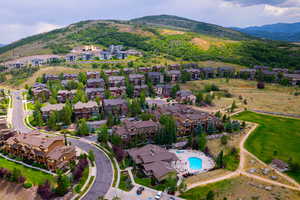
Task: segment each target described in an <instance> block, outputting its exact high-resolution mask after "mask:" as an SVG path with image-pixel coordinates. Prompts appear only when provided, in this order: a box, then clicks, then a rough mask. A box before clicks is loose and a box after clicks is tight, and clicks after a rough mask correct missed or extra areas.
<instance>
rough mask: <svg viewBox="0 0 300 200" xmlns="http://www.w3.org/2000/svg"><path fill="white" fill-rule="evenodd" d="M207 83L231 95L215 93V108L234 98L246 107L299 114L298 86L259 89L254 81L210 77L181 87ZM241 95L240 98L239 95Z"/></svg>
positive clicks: (222, 107) (200, 86)
mask: <svg viewBox="0 0 300 200" xmlns="http://www.w3.org/2000/svg"><path fill="white" fill-rule="evenodd" d="M207 84H215V85H218V86H219V88H220V89H225V90H228V91H229V92H230V93H231V94H232V95H233V97H232V98H225V97H220V98H218V95H217V94H218V93H216V96H217V97H216V99H215V100H214V103H215V104H216V106H215V109H216V110H218V109H224V108H226V107H228V106H230V105H231V104H232V102H233V100H235V101H236V102H237V104H240V105H242V107H245V108H248V109H256V110H264V111H273V112H274V111H276V112H283V113H292V114H300V96H295V95H294V93H295V92H296V91H300V88H296V87H285V86H281V85H278V84H266V88H265V89H263V90H259V89H257V88H256V82H255V81H247V80H239V79H230V80H229V82H227V81H226V80H225V79H210V80H200V81H191V82H187V83H186V84H183V85H182V86H181V87H182V88H184V89H191V90H201V89H203V88H204V86H205V85H207ZM240 96H241V97H242V98H243V99H242V100H241V99H240V98H239V97H240ZM245 99H246V100H247V105H243V101H244V100H245Z"/></svg>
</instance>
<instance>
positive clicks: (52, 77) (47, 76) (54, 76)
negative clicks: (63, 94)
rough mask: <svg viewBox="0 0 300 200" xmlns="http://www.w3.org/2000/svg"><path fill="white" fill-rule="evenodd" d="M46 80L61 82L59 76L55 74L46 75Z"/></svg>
mask: <svg viewBox="0 0 300 200" xmlns="http://www.w3.org/2000/svg"><path fill="white" fill-rule="evenodd" d="M45 80H46V81H55V80H59V77H58V75H55V74H46V75H45Z"/></svg>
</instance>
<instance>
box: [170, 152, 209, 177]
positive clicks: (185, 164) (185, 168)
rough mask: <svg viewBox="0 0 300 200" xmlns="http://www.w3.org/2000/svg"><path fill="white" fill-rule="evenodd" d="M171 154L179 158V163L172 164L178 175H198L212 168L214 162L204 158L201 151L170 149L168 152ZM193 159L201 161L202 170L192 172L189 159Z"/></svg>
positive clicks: (206, 157)
mask: <svg viewBox="0 0 300 200" xmlns="http://www.w3.org/2000/svg"><path fill="white" fill-rule="evenodd" d="M169 151H170V152H172V153H175V154H176V156H177V157H178V158H179V161H176V162H174V163H173V167H174V168H175V169H176V170H177V172H178V174H179V175H183V174H187V173H190V174H199V173H203V172H207V171H208V170H210V169H212V168H214V166H215V162H214V161H213V159H211V158H210V157H208V156H206V155H205V154H204V153H203V152H201V151H195V150H178V149H171V150H169ZM191 157H195V158H200V159H201V160H202V169H199V170H194V169H192V168H190V161H189V158H191Z"/></svg>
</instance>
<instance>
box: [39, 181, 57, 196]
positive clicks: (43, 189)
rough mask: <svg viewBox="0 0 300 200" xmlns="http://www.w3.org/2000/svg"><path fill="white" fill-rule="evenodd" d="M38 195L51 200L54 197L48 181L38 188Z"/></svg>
mask: <svg viewBox="0 0 300 200" xmlns="http://www.w3.org/2000/svg"><path fill="white" fill-rule="evenodd" d="M37 193H38V194H39V195H40V196H41V197H42V199H50V198H51V197H52V196H53V192H52V188H51V185H50V182H49V181H48V180H46V181H45V183H44V184H41V185H39V186H38V189H37Z"/></svg>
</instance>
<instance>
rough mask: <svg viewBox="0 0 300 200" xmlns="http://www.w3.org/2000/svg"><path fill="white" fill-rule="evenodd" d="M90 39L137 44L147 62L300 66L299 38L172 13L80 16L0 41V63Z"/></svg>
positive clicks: (59, 51)
mask: <svg viewBox="0 0 300 200" xmlns="http://www.w3.org/2000/svg"><path fill="white" fill-rule="evenodd" d="M89 44H95V45H97V46H99V47H100V48H102V49H105V48H107V47H108V46H109V45H111V44H115V45H124V46H125V48H128V49H136V50H138V51H141V52H143V53H144V55H145V56H144V58H143V59H141V60H142V62H145V63H147V62H148V63H149V61H150V60H151V59H152V60H156V59H158V58H159V59H161V58H163V59H166V60H173V61H181V60H185V61H189V62H197V61H207V60H211V61H221V62H226V63H234V64H239V65H245V66H253V65H269V66H274V67H275V66H276V67H290V68H299V69H300V47H299V46H297V45H296V44H290V43H286V42H278V41H269V40H268V41H264V40H261V39H257V38H254V37H250V36H247V34H244V33H240V32H239V31H236V30H232V29H229V28H224V27H221V26H218V25H214V24H208V23H204V22H198V21H195V20H190V19H186V18H182V17H177V16H170V15H159V16H147V17H142V18H137V19H133V20H88V21H81V22H78V23H74V24H71V25H69V26H67V27H64V28H61V29H56V30H53V31H50V32H48V33H42V34H38V35H33V36H30V37H27V38H23V39H21V40H19V41H16V42H13V43H11V44H9V45H6V46H4V47H0V63H1V62H2V61H7V60H11V59H15V58H18V57H23V56H31V55H38V54H51V53H53V54H67V53H69V52H70V51H71V49H72V48H74V47H77V46H79V45H89ZM164 61H165V60H163V61H162V62H164ZM165 62H167V61H165Z"/></svg>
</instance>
